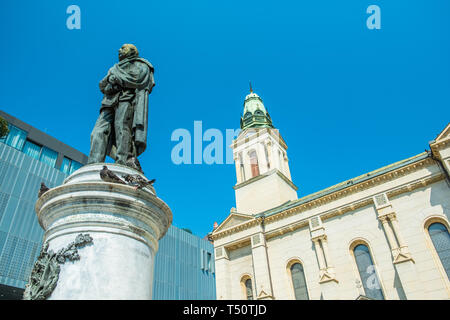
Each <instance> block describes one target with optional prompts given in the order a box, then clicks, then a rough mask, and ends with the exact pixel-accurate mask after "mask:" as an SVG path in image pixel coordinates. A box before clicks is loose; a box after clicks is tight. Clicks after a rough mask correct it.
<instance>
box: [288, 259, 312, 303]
mask: <svg viewBox="0 0 450 320" xmlns="http://www.w3.org/2000/svg"><path fill="white" fill-rule="evenodd" d="M291 278H292V285H293V287H294V294H295V299H296V300H309V296H308V289H307V287H306V279H305V272H304V271H303V266H302V265H301V264H300V263H298V262H296V263H294V264H293V265H292V266H291Z"/></svg>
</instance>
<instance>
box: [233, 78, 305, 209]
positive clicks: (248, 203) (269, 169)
mask: <svg viewBox="0 0 450 320" xmlns="http://www.w3.org/2000/svg"><path fill="white" fill-rule="evenodd" d="M241 129H242V131H241V132H240V134H239V135H238V137H237V138H236V140H234V141H233V143H232V145H231V148H232V149H233V156H234V161H235V165H236V178H237V182H236V185H235V186H234V187H233V188H234V190H235V193H236V211H237V212H238V213H244V214H256V213H260V212H263V211H266V210H269V209H271V208H274V207H276V206H279V205H281V204H283V203H285V202H287V201H289V200H296V199H297V187H296V186H295V185H294V184H293V183H292V179H291V173H290V171H289V163H288V157H287V152H286V150H287V145H286V142H285V141H284V140H283V138H282V137H281V135H280V133H279V131H278V129H276V128H275V127H274V126H273V124H272V119H271V118H270V115H269V113H268V112H267V109H266V108H265V106H264V103H263V101H262V99H261V98H260V97H259V96H258V95H257V94H256V93H254V92H253V90H252V88H251V87H250V93H249V94H248V95H247V96H246V97H245V101H244V112H243V114H242V117H241Z"/></svg>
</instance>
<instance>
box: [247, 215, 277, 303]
mask: <svg viewBox="0 0 450 320" xmlns="http://www.w3.org/2000/svg"><path fill="white" fill-rule="evenodd" d="M259 229H260V230H259V232H258V233H256V234H254V235H252V236H251V245H252V261H253V269H254V277H255V295H256V299H258V300H271V299H274V297H273V290H272V279H271V276H270V266H269V259H268V257H267V245H266V239H265V236H264V219H262V218H259Z"/></svg>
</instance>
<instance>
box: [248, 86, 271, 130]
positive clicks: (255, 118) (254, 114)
mask: <svg viewBox="0 0 450 320" xmlns="http://www.w3.org/2000/svg"><path fill="white" fill-rule="evenodd" d="M247 128H273V125H272V119H271V118H270V115H269V113H268V112H267V110H266V108H265V107H264V103H263V101H262V99H261V98H260V96H258V95H257V94H256V93H254V92H253V91H252V90H250V94H248V95H247V96H246V97H245V101H244V112H243V114H242V117H241V129H242V130H244V129H247Z"/></svg>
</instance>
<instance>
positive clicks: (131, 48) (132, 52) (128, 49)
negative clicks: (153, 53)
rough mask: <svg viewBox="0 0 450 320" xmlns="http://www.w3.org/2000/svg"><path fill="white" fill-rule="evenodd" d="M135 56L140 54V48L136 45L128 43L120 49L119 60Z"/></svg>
mask: <svg viewBox="0 0 450 320" xmlns="http://www.w3.org/2000/svg"><path fill="white" fill-rule="evenodd" d="M133 56H136V57H137V56H139V52H138V49H137V48H136V46H135V45H133V44H129V43H126V44H124V45H123V46H122V47H121V48H120V49H119V61H122V60H123V59H125V58H128V57H133Z"/></svg>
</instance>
